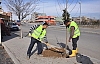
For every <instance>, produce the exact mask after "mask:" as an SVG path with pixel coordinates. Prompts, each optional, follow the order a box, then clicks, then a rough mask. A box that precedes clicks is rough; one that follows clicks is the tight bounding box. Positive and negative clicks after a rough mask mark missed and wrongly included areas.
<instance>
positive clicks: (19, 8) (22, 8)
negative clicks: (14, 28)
mask: <svg viewBox="0 0 100 64" xmlns="http://www.w3.org/2000/svg"><path fill="white" fill-rule="evenodd" d="M27 1H28V2H27ZM27 1H25V0H5V5H6V7H7V8H8V9H9V10H10V11H11V12H12V13H14V14H15V15H16V16H17V17H18V19H19V21H21V20H23V19H24V18H26V17H27V16H28V15H29V14H31V13H32V12H33V11H34V10H35V8H36V6H37V3H38V1H39V0H27Z"/></svg>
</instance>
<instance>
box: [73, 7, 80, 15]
mask: <svg viewBox="0 0 100 64" xmlns="http://www.w3.org/2000/svg"><path fill="white" fill-rule="evenodd" d="M79 9H80V7H79V8H78V9H77V11H76V13H75V14H74V15H73V16H76V14H77V13H78V11H79Z"/></svg>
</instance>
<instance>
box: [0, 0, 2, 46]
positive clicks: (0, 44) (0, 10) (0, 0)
mask: <svg viewBox="0 0 100 64" xmlns="http://www.w3.org/2000/svg"><path fill="white" fill-rule="evenodd" d="M1 2H2V0H0V7H1ZM1 8H2V7H1ZM1 12H2V9H0V13H1ZM0 21H1V20H0ZM1 39H2V37H1V24H0V46H2V43H1Z"/></svg>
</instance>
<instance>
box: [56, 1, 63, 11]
mask: <svg viewBox="0 0 100 64" xmlns="http://www.w3.org/2000/svg"><path fill="white" fill-rule="evenodd" d="M57 2H58V5H59V8H60V10H61V11H62V10H63V9H62V8H63V6H62V5H61V3H60V2H59V0H57Z"/></svg>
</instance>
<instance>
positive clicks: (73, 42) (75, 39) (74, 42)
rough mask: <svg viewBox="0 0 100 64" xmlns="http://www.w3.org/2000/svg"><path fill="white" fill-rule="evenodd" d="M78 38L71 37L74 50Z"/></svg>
mask: <svg viewBox="0 0 100 64" xmlns="http://www.w3.org/2000/svg"><path fill="white" fill-rule="evenodd" d="M78 40H79V36H78V37H76V38H72V46H73V50H76V48H77V41H78Z"/></svg>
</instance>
